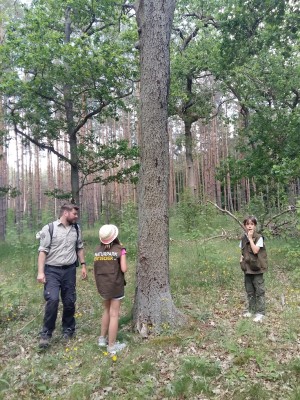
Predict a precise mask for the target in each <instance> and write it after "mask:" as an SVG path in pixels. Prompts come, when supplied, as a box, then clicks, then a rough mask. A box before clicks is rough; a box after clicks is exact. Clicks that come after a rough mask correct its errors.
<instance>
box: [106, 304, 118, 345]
mask: <svg viewBox="0 0 300 400" xmlns="http://www.w3.org/2000/svg"><path fill="white" fill-rule="evenodd" d="M120 306H121V302H120V300H114V299H112V300H111V301H110V309H109V317H110V318H109V328H108V345H109V346H113V345H114V344H115V341H116V339H117V334H118V326H119V312H120Z"/></svg>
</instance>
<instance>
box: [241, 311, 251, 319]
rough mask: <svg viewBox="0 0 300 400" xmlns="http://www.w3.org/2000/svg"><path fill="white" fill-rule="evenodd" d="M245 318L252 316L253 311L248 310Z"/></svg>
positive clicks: (244, 315)
mask: <svg viewBox="0 0 300 400" xmlns="http://www.w3.org/2000/svg"><path fill="white" fill-rule="evenodd" d="M243 317H244V318H251V317H252V313H251V312H250V311H247V312H245V313H244V314H243Z"/></svg>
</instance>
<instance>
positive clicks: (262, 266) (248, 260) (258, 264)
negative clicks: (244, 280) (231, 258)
mask: <svg viewBox="0 0 300 400" xmlns="http://www.w3.org/2000/svg"><path fill="white" fill-rule="evenodd" d="M259 238H261V235H260V234H259V233H256V232H254V235H253V242H254V244H256V243H257V241H258V239H259ZM241 241H242V255H243V256H244V258H243V261H241V263H240V264H241V268H242V270H243V271H244V272H245V274H262V273H264V272H266V271H267V269H268V258H267V252H266V247H265V244H264V246H263V247H261V248H260V250H259V252H258V253H257V254H254V253H253V251H252V249H251V245H250V242H249V239H248V237H247V235H246V234H245V235H243V237H242V239H241Z"/></svg>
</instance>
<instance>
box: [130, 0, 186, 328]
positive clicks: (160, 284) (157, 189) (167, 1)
mask: <svg viewBox="0 0 300 400" xmlns="http://www.w3.org/2000/svg"><path fill="white" fill-rule="evenodd" d="M174 7H175V0H147V1H145V0H140V1H138V3H137V22H138V29H139V38H140V43H139V45H140V68H141V97H140V104H141V143H140V147H141V170H140V181H139V213H138V214H139V234H138V260H137V272H136V285H137V286H136V293H135V301H134V310H133V323H134V327H135V328H136V329H137V330H138V331H139V332H140V333H141V335H142V336H147V335H148V333H149V329H151V331H152V332H156V333H158V332H160V331H161V329H162V326H173V327H174V326H177V325H179V324H180V322H182V319H183V317H182V316H181V314H180V313H179V311H178V310H177V309H176V307H175V306H174V303H173V300H172V296H171V293H170V282H169V202H168V200H169V136H168V129H167V121H168V114H167V104H168V103H167V102H168V88H169V62H170V60H169V41H170V33H171V26H172V19H173V13H174Z"/></svg>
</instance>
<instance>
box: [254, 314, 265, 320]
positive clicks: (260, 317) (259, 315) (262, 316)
mask: <svg viewBox="0 0 300 400" xmlns="http://www.w3.org/2000/svg"><path fill="white" fill-rule="evenodd" d="M264 318H265V316H264V315H263V314H256V315H255V318H254V319H253V321H254V322H262V321H263V319H264Z"/></svg>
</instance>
